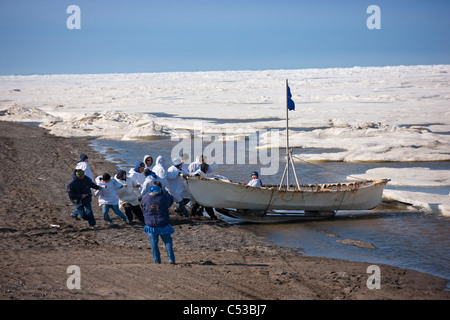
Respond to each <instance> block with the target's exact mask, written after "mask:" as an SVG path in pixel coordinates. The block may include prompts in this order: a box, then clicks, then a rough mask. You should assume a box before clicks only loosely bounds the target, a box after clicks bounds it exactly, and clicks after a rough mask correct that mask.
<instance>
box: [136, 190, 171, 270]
mask: <svg viewBox="0 0 450 320" xmlns="http://www.w3.org/2000/svg"><path fill="white" fill-rule="evenodd" d="M141 204H142V208H143V212H144V220H145V227H144V231H145V232H146V233H147V234H148V236H149V239H150V245H151V247H152V254H153V261H154V262H155V263H161V256H160V253H159V248H158V239H159V236H161V239H162V240H163V241H164V245H165V246H166V250H167V255H168V258H169V262H170V263H175V254H174V252H173V245H172V236H171V234H173V233H174V232H175V230H174V229H173V228H172V226H171V225H170V217H169V208H170V206H171V205H172V204H173V197H172V196H171V195H170V194H169V193H166V192H161V187H160V186H158V185H153V186H151V187H150V193H147V194H146V195H144V196H143V197H142V199H141Z"/></svg>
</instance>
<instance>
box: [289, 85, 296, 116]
mask: <svg viewBox="0 0 450 320" xmlns="http://www.w3.org/2000/svg"><path fill="white" fill-rule="evenodd" d="M291 98H292V94H291V88H289V86H287V108H288V110H289V111H295V102H294V100H292V99H291Z"/></svg>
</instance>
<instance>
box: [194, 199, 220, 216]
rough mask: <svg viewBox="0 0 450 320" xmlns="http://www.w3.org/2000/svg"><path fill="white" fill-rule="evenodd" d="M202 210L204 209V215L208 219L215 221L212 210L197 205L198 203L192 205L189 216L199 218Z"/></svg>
mask: <svg viewBox="0 0 450 320" xmlns="http://www.w3.org/2000/svg"><path fill="white" fill-rule="evenodd" d="M203 209H205V211H206V213H207V214H208V215H209V217H210V218H211V219H217V217H216V215H215V213H214V209H213V208H211V207H204V206H201V205H199V204H198V203H195V204H194V205H192V208H191V215H192V216H201V215H202V213H203Z"/></svg>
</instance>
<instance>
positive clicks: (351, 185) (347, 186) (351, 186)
mask: <svg viewBox="0 0 450 320" xmlns="http://www.w3.org/2000/svg"><path fill="white" fill-rule="evenodd" d="M189 179H197V180H209V181H211V180H214V181H219V182H223V183H229V184H233V185H236V186H239V187H247V188H257V189H263V190H269V191H273V190H277V191H280V192H294V193H295V192H344V191H356V190H360V189H365V188H371V187H374V186H376V185H379V184H383V185H386V184H387V183H388V182H389V181H391V179H368V180H361V181H355V182H342V183H321V184H317V183H316V184H301V185H300V188H305V189H300V190H298V188H297V186H296V185H291V186H290V187H291V188H292V189H291V190H287V188H286V186H282V187H281V188H280V187H279V185H263V186H261V187H254V186H248V185H246V184H245V183H244V182H234V181H231V180H225V179H220V178H214V177H203V176H189V177H187V179H186V180H187V182H188V183H189ZM329 187H332V188H336V189H330V188H329ZM342 187H344V188H342Z"/></svg>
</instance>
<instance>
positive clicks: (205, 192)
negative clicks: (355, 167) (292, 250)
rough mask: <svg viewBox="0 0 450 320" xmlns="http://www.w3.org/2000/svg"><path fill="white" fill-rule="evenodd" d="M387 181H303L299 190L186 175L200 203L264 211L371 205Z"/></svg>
mask: <svg viewBox="0 0 450 320" xmlns="http://www.w3.org/2000/svg"><path fill="white" fill-rule="evenodd" d="M388 181H389V180H387V179H384V180H367V181H363V182H357V183H342V184H322V185H317V184H316V185H303V186H301V188H300V190H283V189H281V190H280V189H279V188H278V187H276V186H272V187H251V186H247V185H245V184H239V183H234V182H230V181H227V180H220V179H214V178H203V177H187V183H188V187H189V191H190V193H191V195H192V197H193V198H194V199H195V201H197V202H198V203H199V204H201V205H203V206H206V207H214V208H234V209H250V210H263V211H269V210H305V211H306V210H307V211H323V210H333V211H336V210H368V209H373V208H374V207H376V206H377V205H378V204H379V203H380V202H381V198H382V195H383V189H384V186H385V185H386V183H387V182H388Z"/></svg>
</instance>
